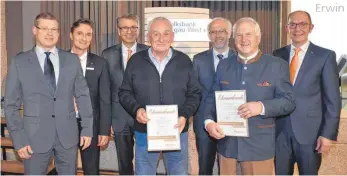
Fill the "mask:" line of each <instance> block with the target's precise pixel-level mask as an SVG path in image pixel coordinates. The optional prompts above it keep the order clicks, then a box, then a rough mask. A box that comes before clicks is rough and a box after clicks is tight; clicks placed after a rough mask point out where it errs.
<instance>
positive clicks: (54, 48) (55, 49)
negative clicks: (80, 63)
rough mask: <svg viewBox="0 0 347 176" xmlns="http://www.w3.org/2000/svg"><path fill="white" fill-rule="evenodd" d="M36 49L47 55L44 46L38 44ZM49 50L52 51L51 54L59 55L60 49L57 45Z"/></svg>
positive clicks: (40, 53)
mask: <svg viewBox="0 0 347 176" xmlns="http://www.w3.org/2000/svg"><path fill="white" fill-rule="evenodd" d="M35 51H36V53H38V54H39V55H45V52H47V51H46V50H44V49H43V48H42V47H40V46H38V45H36V47H35ZM48 52H51V54H53V55H58V49H57V47H55V46H54V47H53V48H52V49H50V50H49V51H48Z"/></svg>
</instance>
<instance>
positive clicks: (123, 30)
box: [119, 26, 139, 32]
mask: <svg viewBox="0 0 347 176" xmlns="http://www.w3.org/2000/svg"><path fill="white" fill-rule="evenodd" d="M138 28H139V27H136V26H131V27H127V26H125V27H119V29H120V31H122V32H128V31H129V29H130V31H131V32H136V31H137V29H138Z"/></svg>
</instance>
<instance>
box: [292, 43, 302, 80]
mask: <svg viewBox="0 0 347 176" xmlns="http://www.w3.org/2000/svg"><path fill="white" fill-rule="evenodd" d="M294 51H295V54H294V56H293V57H292V61H291V62H290V66H289V72H290V82H291V83H292V84H293V85H294V79H295V74H296V71H297V69H298V67H299V52H300V51H301V49H300V48H295V49H294Z"/></svg>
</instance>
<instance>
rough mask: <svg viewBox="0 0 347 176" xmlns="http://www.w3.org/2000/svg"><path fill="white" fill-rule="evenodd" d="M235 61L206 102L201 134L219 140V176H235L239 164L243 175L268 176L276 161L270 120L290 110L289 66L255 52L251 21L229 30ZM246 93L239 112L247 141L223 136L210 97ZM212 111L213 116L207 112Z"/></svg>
mask: <svg viewBox="0 0 347 176" xmlns="http://www.w3.org/2000/svg"><path fill="white" fill-rule="evenodd" d="M233 37H234V39H235V46H236V49H237V52H238V55H237V56H236V55H235V56H232V57H230V58H227V59H224V60H222V61H221V62H220V63H219V65H218V68H217V71H216V80H215V83H214V84H213V89H212V91H210V93H209V95H208V97H207V98H206V100H205V103H206V105H205V111H207V112H206V113H208V114H210V115H207V116H206V117H205V119H206V120H205V122H204V123H205V125H206V130H207V131H208V133H209V135H210V136H211V137H213V138H215V139H218V145H217V151H218V154H219V162H220V174H221V175H235V174H236V165H237V163H240V166H241V172H242V174H243V175H272V174H273V171H274V162H273V158H274V156H275V117H278V116H282V115H287V114H289V113H291V112H292V111H293V110H294V108H295V104H294V97H293V91H292V86H291V84H290V82H289V71H288V65H287V64H286V62H285V61H283V60H282V59H280V58H277V57H273V56H269V55H265V54H262V53H261V51H260V50H259V47H258V46H259V43H260V39H261V32H260V27H259V24H258V23H257V22H256V21H255V20H254V19H252V18H241V19H239V20H238V21H236V23H235V24H234V27H233ZM227 90H245V91H246V97H247V103H244V104H242V105H241V106H240V107H238V114H239V115H240V118H245V119H248V131H249V137H235V136H225V135H224V133H223V130H222V129H221V128H220V126H219V125H218V123H216V119H217V118H216V108H215V103H214V102H215V101H214V98H215V96H214V91H227ZM211 109H212V110H211Z"/></svg>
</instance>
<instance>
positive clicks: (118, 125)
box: [101, 43, 149, 132]
mask: <svg viewBox="0 0 347 176" xmlns="http://www.w3.org/2000/svg"><path fill="white" fill-rule="evenodd" d="M148 48H149V46H147V45H143V44H139V43H137V48H136V52H139V51H142V50H145V49H148ZM101 55H102V57H103V58H105V59H106V60H107V61H108V66H109V72H110V80H111V101H112V103H111V104H112V105H111V106H112V107H111V109H112V127H113V130H114V131H115V132H122V131H123V129H124V127H125V125H126V124H128V125H130V126H132V125H133V124H134V120H133V118H132V117H131V116H130V115H129V114H128V113H127V112H126V111H125V110H124V108H123V106H122V105H121V104H120V103H119V97H118V92H119V87H120V86H121V85H122V82H123V75H124V64H123V58H122V44H117V45H114V46H111V47H109V48H106V49H105V50H104V51H103V52H102V54H101Z"/></svg>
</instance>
